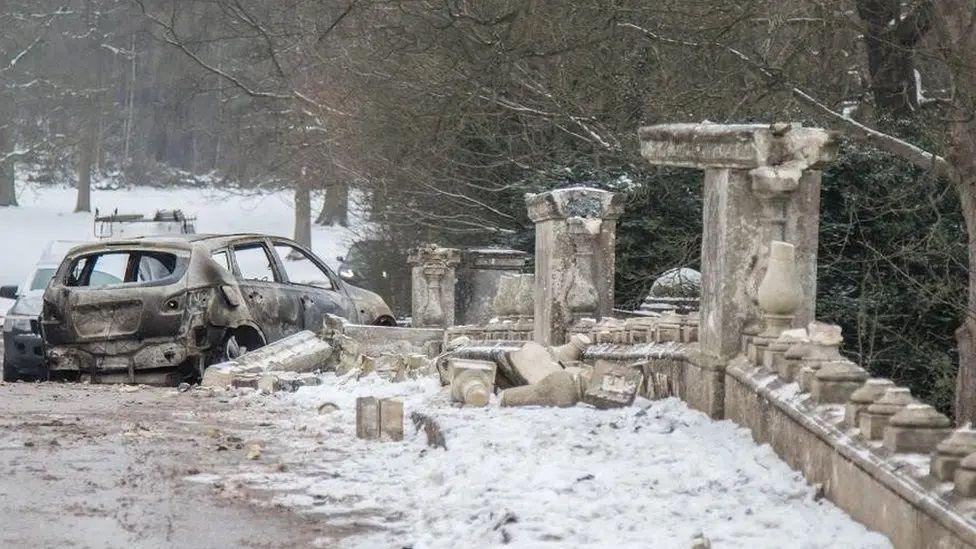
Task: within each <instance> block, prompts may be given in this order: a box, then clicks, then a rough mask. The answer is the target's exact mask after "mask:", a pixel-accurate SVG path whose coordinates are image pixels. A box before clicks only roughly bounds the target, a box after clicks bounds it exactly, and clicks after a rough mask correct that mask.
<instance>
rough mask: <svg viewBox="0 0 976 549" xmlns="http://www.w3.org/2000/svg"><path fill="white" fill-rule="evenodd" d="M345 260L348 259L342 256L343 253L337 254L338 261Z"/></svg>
mask: <svg viewBox="0 0 976 549" xmlns="http://www.w3.org/2000/svg"><path fill="white" fill-rule="evenodd" d="M345 260H346V258H344V257H342V256H341V255H337V256H336V261H338V262H339V263H342V262H343V261H345Z"/></svg>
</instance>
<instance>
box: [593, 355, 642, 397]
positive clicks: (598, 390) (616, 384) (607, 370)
mask: <svg viewBox="0 0 976 549" xmlns="http://www.w3.org/2000/svg"><path fill="white" fill-rule="evenodd" d="M643 381H644V373H643V371H642V370H641V368H640V367H635V366H632V365H620V364H616V363H613V362H609V361H599V362H597V364H596V366H594V367H593V375H592V377H591V378H590V382H589V384H588V385H587V387H586V390H585V391H584V392H583V402H585V403H587V404H590V405H592V406H595V407H596V408H600V409H606V408H622V407H624V406H630V405H631V404H633V403H634V399H635V398H636V397H637V391H638V390H640V386H641V383H643Z"/></svg>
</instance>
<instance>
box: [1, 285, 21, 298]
mask: <svg viewBox="0 0 976 549" xmlns="http://www.w3.org/2000/svg"><path fill="white" fill-rule="evenodd" d="M0 297H2V298H5V299H17V286H0Z"/></svg>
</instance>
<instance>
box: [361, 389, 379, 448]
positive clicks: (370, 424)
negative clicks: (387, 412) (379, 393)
mask: <svg viewBox="0 0 976 549" xmlns="http://www.w3.org/2000/svg"><path fill="white" fill-rule="evenodd" d="M356 436H357V437H358V438H361V439H365V440H376V439H378V438H380V401H379V399H378V398H376V397H358V398H357V399H356Z"/></svg>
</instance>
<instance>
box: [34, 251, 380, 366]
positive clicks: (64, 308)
mask: <svg viewBox="0 0 976 549" xmlns="http://www.w3.org/2000/svg"><path fill="white" fill-rule="evenodd" d="M327 313H328V314H334V315H338V316H342V317H345V318H348V319H349V320H350V321H352V322H357V323H361V324H385V325H393V324H394V323H395V320H394V319H393V314H392V313H391V312H390V309H389V307H387V305H386V304H385V303H384V302H383V300H382V299H381V298H380V297H379V296H377V295H376V294H373V293H372V292H368V291H366V290H362V289H360V288H357V287H355V286H351V285H349V284H346V283H345V282H343V281H342V280H340V279H339V278H338V277H337V276H335V274H334V273H332V271H331V270H329V269H328V267H326V266H325V264H324V263H323V262H322V261H321V260H320V259H318V258H317V257H316V256H315V255H314V254H312V253H311V252H310V251H308V250H306V249H304V248H303V247H301V246H299V245H298V244H296V243H295V242H293V241H291V240H288V239H285V238H278V237H267V236H263V235H254V234H246V235H220V236H215V235H185V236H183V237H175V238H174V237H147V238H137V239H132V240H120V241H112V242H102V243H98V244H90V245H85V246H80V247H77V248H75V249H73V250H72V251H71V252H70V253H69V254H68V255H67V257H66V258H65V259H64V261H63V262H62V263H61V265H60V267H59V268H58V271H57V273H56V274H55V275H54V278H52V280H51V283H50V284H49V285H48V287H47V289H46V290H45V292H44V303H43V311H42V314H41V329H42V331H43V334H44V339H45V341H46V343H47V345H48V348H47V359H48V366H49V368H50V372H51V374H52V375H54V376H65V377H72V376H80V375H88V376H91V380H92V382H103V383H111V382H124V383H150V384H170V385H171V384H174V383H177V382H179V381H181V380H184V379H191V378H194V377H197V376H199V375H201V373H202V370H203V368H204V367H206V365H208V364H211V363H214V362H219V361H221V360H225V359H229V358H234V357H236V356H238V355H239V354H240V353H242V352H244V351H245V350H247V349H254V348H257V347H260V346H263V345H264V344H266V343H270V342H272V341H276V340H278V339H281V338H282V337H285V336H288V335H291V334H293V333H295V332H298V331H300V330H304V329H307V330H313V331H318V330H319V329H320V328H321V327H322V321H323V318H324V317H325V315H326V314H327Z"/></svg>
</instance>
